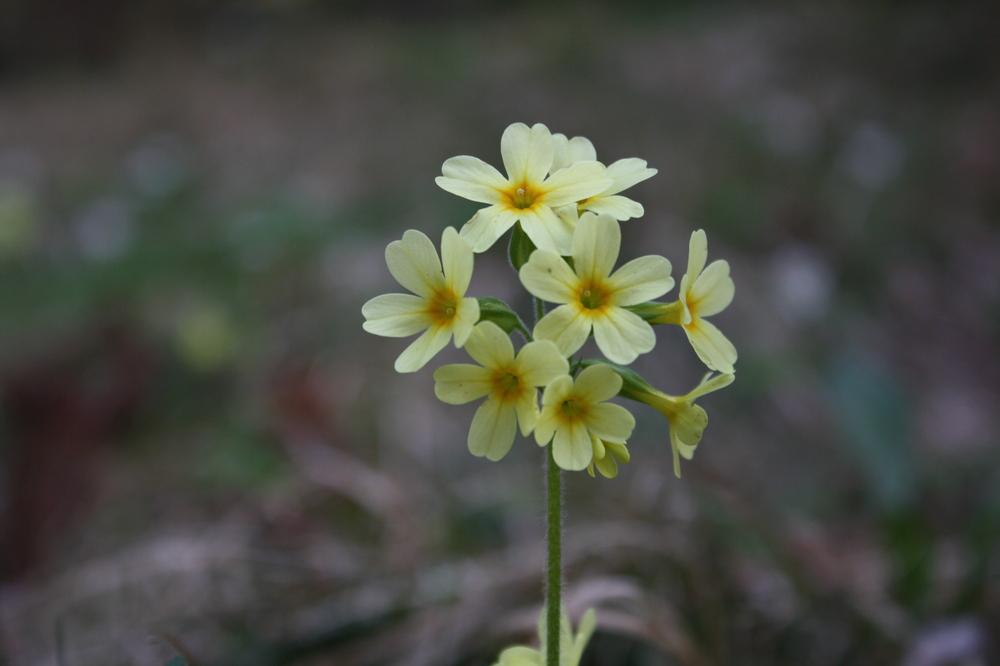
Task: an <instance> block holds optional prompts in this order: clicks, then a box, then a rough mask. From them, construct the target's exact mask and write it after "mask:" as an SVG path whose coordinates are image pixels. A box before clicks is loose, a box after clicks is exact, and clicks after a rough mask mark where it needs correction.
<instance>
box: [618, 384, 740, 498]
mask: <svg viewBox="0 0 1000 666" xmlns="http://www.w3.org/2000/svg"><path fill="white" fill-rule="evenodd" d="M735 378H736V376H735V375H732V374H725V375H715V376H714V377H713V376H712V375H711V374H708V375H706V376H705V378H704V379H702V380H701V383H700V384H699V385H698V387H697V388H696V389H694V390H693V391H691V392H690V393H688V394H687V395H682V396H680V397H675V396H670V395H667V394H665V393H661V392H660V391H657V390H656V389H654V388H652V387H649V388H645V389H644V390H643V391H642V392H638V391H633V392H630V393H629V397H630V398H632V399H633V400H638V401H639V402H644V403H646V404H647V405H649V406H650V407H652V408H653V409H655V410H657V411H659V412H660V413H661V414H663V415H664V416H666V417H667V421H669V422H670V446H671V448H672V449H673V452H674V474H676V475H677V478H680V476H681V461H680V456H684V458H685V459H686V460H691V458H692V457H693V456H694V450H695V449H696V448H697V447H698V443H699V442H701V435H702V433H704V432H705V427H706V426H708V414H706V413H705V410H704V409H702V408H701V407H699V406H698V405H696V404H694V401H695V400H696V399H698V398H700V397H701V396H703V395H705V394H706V393H711V392H712V391H718V390H719V389H720V388H723V387H725V386H729V385H730V384H732V383H733V379H735Z"/></svg>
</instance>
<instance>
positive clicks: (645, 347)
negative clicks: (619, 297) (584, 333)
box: [594, 307, 656, 365]
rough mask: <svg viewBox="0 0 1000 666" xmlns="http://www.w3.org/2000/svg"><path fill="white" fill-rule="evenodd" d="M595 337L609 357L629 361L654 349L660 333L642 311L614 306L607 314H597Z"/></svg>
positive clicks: (602, 351) (598, 345)
mask: <svg viewBox="0 0 1000 666" xmlns="http://www.w3.org/2000/svg"><path fill="white" fill-rule="evenodd" d="M594 340H596V341H597V347H598V349H600V350H601V353H602V354H604V355H605V356H607V357H608V360H611V361H614V362H615V363H620V364H622V365H628V364H629V363H631V362H632V361H634V360H635V359H636V357H637V356H639V354H645V353H647V352H650V351H652V349H653V347H655V346H656V333H654V332H653V327H652V326H650V325H649V323H648V322H646V321H643V319H642V317H640V316H639V315H637V314H635V313H634V312H629V311H628V310H623V309H622V308H616V307H613V308H608V310H607V311H606V312H605V315H604V316H603V317H595V318H594Z"/></svg>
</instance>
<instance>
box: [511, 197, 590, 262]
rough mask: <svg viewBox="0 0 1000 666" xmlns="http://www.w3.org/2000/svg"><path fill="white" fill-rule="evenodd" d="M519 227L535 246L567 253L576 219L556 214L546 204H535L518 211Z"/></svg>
mask: <svg viewBox="0 0 1000 666" xmlns="http://www.w3.org/2000/svg"><path fill="white" fill-rule="evenodd" d="M518 219H519V220H520V221H521V229H523V230H524V233H526V234H527V235H528V238H530V239H531V242H532V243H534V244H535V247H537V248H539V249H540V250H549V251H550V252H555V253H557V254H562V255H566V254H569V251H570V247H571V245H572V243H573V230H574V229H575V228H576V221H575V220H574V219H573V218H572V217H571V216H568V215H557V214H556V212H555V211H554V210H552V209H551V208H549V207H548V206H536V207H535V208H533V209H528V210H523V211H520V214H519V215H518Z"/></svg>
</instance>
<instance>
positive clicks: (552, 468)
mask: <svg viewBox="0 0 1000 666" xmlns="http://www.w3.org/2000/svg"><path fill="white" fill-rule="evenodd" d="M545 448H546V449H548V458H547V460H548V463H547V465H546V477H547V478H546V481H547V483H546V485H547V487H548V488H547V490H548V510H547V512H546V514H547V529H546V534H545V538H546V541H547V542H548V562H547V567H546V580H545V607H546V618H545V623H546V634H545V640H546V649H545V653H546V654H547V655H548V659H547V663H546V666H559V635H560V626H559V618H560V614H561V612H562V471H561V470H560V469H559V466H558V465H556V461H555V458H554V457H553V453H552V444H551V443H550V444H549V445H548V446H547V447H545Z"/></svg>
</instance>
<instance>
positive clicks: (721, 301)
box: [649, 229, 736, 374]
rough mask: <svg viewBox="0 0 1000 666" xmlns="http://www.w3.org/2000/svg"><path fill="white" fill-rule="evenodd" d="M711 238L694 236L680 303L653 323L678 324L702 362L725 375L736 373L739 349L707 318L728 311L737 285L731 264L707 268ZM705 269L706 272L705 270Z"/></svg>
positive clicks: (700, 232)
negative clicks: (730, 272)
mask: <svg viewBox="0 0 1000 666" xmlns="http://www.w3.org/2000/svg"><path fill="white" fill-rule="evenodd" d="M707 259H708V239H707V238H706V236H705V232H704V231H703V230H701V229H699V230H698V231H695V232H694V233H692V234H691V243H690V249H689V251H688V268H687V273H686V274H685V275H684V277H683V278H681V287H680V294H679V296H680V300H678V301H676V302H674V303H670V304H669V305H666V306H663V307H662V311H663V314H661V315H659V316H658V317H654V318H652V319H650V320H649V323H651V324H679V325H680V326H682V327H683V328H684V332H685V333H687V337H688V340H689V341H690V342H691V346H692V347H694V351H695V353H697V354H698V358H700V359H701V361H702V363H704V364H705V365H707V366H708V367H709V368H710V369H712V370H717V371H719V372H721V373H724V374H730V373H732V372H734V369H733V364H734V363H736V347H734V346H733V343H732V342H730V341H729V339H728V338H727V337H726V336H725V335H723V334H722V331H720V330H719V329H717V328H716V327H715V326H714V325H713V324H711V323H709V322H707V321H705V319H704V318H705V317H710V316H711V315H714V314H718V313H719V312H722V311H723V310H725V309H726V308H727V307H728V306H729V304H730V303H732V301H733V294H734V293H735V291H736V286H735V285H734V284H733V279H732V278H731V277H729V262H728V261H726V260H724V259H718V260H716V261H713V262H712V263H711V264H710V265H709V266H708V268H705V262H706V261H707ZM703 269H704V270H703Z"/></svg>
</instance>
